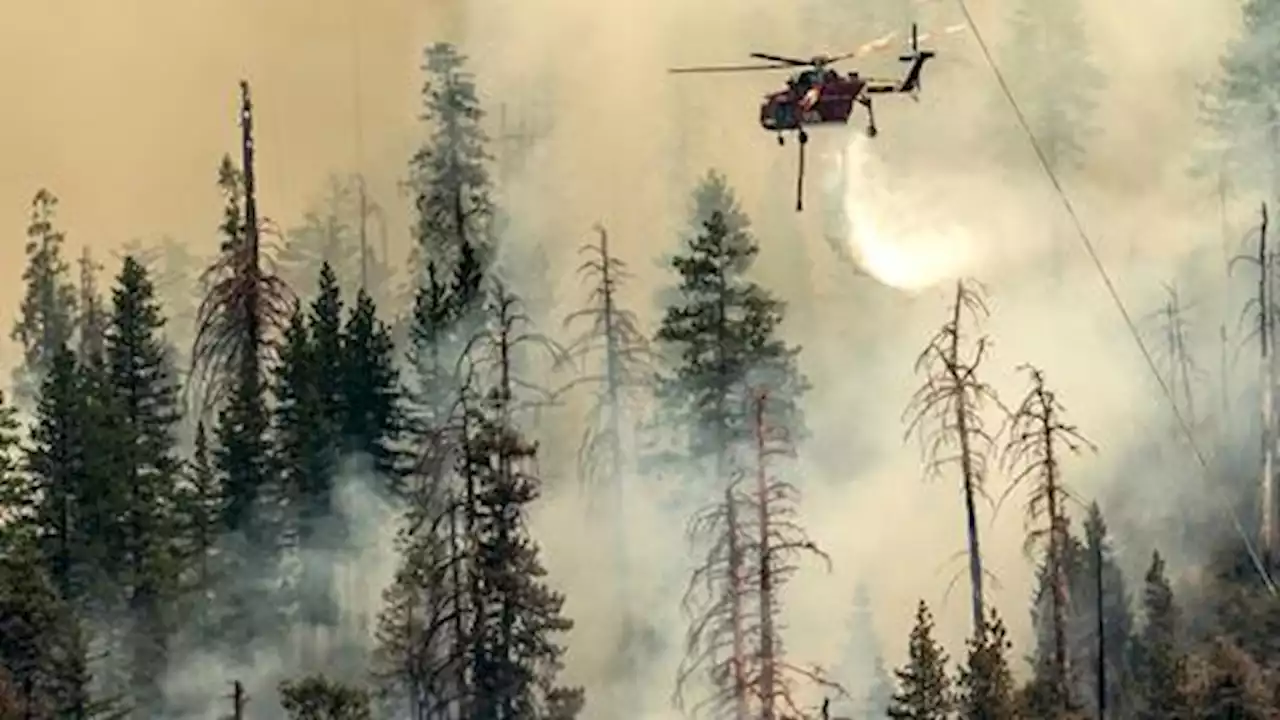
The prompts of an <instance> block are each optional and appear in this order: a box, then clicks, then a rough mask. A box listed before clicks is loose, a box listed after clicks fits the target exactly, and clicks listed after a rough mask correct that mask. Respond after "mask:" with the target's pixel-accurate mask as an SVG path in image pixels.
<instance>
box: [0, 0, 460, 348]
mask: <svg viewBox="0 0 1280 720" xmlns="http://www.w3.org/2000/svg"><path fill="white" fill-rule="evenodd" d="M446 2H448V4H449V5H455V3H452V2H449V0H426V1H425V2H424V1H423V0H271V1H270V2H261V1H260V0H182V1H181V2H173V1H172V0H112V1H111V2H85V1H83V0H55V1H53V2H19V0H11V1H10V2H6V3H5V8H4V10H3V11H0V66H2V67H3V68H4V69H3V70H0V105H2V106H3V107H4V108H5V109H6V113H5V115H6V118H5V120H4V121H3V123H4V125H3V126H0V158H2V160H0V227H2V228H4V229H5V230H4V232H5V234H6V235H7V236H8V237H9V238H10V239H9V241H8V242H6V243H4V245H3V246H0V272H3V280H4V282H3V283H2V284H0V324H3V326H4V329H5V331H6V335H7V331H8V327H9V323H10V322H11V318H12V310H11V308H12V307H13V306H14V304H15V302H16V300H17V298H18V296H19V287H18V285H17V283H16V282H15V281H16V279H17V275H18V267H19V264H20V263H21V260H22V232H23V228H24V227H25V223H26V214H27V211H28V203H29V201H30V199H31V197H32V195H33V194H34V192H35V190H36V189H37V188H39V187H42V186H47V187H48V188H49V189H51V190H52V191H54V192H55V193H56V194H57V195H58V196H59V197H60V199H61V201H62V208H61V212H62V219H63V224H64V227H65V228H66V229H67V231H68V233H69V236H70V238H69V239H70V242H71V243H72V245H73V246H75V247H77V248H78V247H79V246H80V245H81V243H85V242H88V243H91V244H92V245H93V246H94V247H108V248H110V247H116V246H118V245H119V244H120V243H122V242H124V241H127V240H129V239H130V238H132V237H151V236H154V235H157V234H161V233H172V234H174V235H176V236H178V237H180V238H182V239H184V240H186V241H188V242H191V243H210V242H213V240H212V238H213V235H212V232H211V231H212V229H213V228H214V227H215V226H216V223H217V213H218V212H219V210H218V199H217V194H216V189H215V187H214V184H213V181H214V179H215V177H216V169H217V165H218V161H219V158H220V156H221V155H222V153H224V152H226V151H231V150H235V148H236V142H237V137H238V136H237V133H238V129H237V126H236V112H237V108H236V104H237V102H238V98H237V95H238V90H237V82H238V81H239V79H241V78H247V79H249V80H250V81H251V82H252V84H253V90H254V96H255V101H256V104H257V125H258V128H259V158H260V163H261V164H260V168H259V173H260V187H261V189H262V202H263V207H264V210H265V212H266V214H267V215H269V216H277V217H281V218H282V219H283V218H288V217H292V216H294V215H296V213H297V211H298V210H299V208H300V205H301V203H302V202H303V201H305V199H306V197H307V196H309V195H311V194H312V193H314V192H315V191H316V190H317V189H318V188H319V185H320V181H321V180H322V178H323V176H324V174H325V173H326V172H328V171H329V170H348V169H350V168H352V167H353V166H354V165H355V164H356V163H357V157H358V156H359V155H363V159H362V162H361V165H362V166H363V167H364V169H365V170H366V171H367V172H368V173H369V174H370V175H371V182H372V183H373V185H374V189H375V192H378V193H380V194H387V193H391V192H394V187H395V185H394V183H395V182H396V180H397V179H398V177H399V175H400V174H401V173H402V169H403V167H404V159H405V157H406V156H407V143H408V141H409V140H410V138H411V136H412V133H411V130H412V125H413V122H414V117H415V115H416V111H417V99H418V94H417V92H416V89H417V87H418V85H419V84H420V82H421V76H420V74H419V72H418V66H419V65H420V56H421V44H420V42H419V38H422V37H437V38H441V39H447V38H450V37H452V36H453V35H455V34H456V31H457V17H456V13H451V12H446V11H447V10H448V8H447V7H445V4H446ZM357 68H358V71H357ZM357 78H358V80H357ZM357 93H358V96H359V98H360V101H359V113H358V117H359V119H360V125H359V126H360V127H363V128H364V132H363V133H357V120H356V119H357V107H356V105H357V102H356V98H357ZM358 135H362V137H363V143H358V142H357V137H358ZM361 144H362V145H363V152H360V148H359V145H361Z"/></svg>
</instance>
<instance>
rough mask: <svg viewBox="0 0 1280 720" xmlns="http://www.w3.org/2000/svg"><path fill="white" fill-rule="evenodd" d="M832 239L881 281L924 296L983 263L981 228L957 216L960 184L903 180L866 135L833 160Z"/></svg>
mask: <svg viewBox="0 0 1280 720" xmlns="http://www.w3.org/2000/svg"><path fill="white" fill-rule="evenodd" d="M828 167H829V169H830V170H829V173H828V176H827V178H826V181H827V182H826V191H827V192H826V197H827V202H826V212H827V216H826V218H825V219H826V222H827V228H826V235H827V238H828V240H830V241H831V242H832V243H833V244H835V245H836V246H837V247H836V250H837V252H840V253H841V254H843V255H845V256H846V257H849V258H851V259H852V260H853V261H854V262H855V263H857V265H858V266H859V268H861V269H862V270H863V271H865V272H866V273H868V274H870V275H871V276H873V277H875V278H876V279H877V280H879V281H880V282H882V283H884V284H886V285H889V286H892V287H895V288H899V289H901V290H906V291H909V292H910V291H918V290H923V289H925V288H928V287H932V286H934V285H936V284H938V283H940V282H942V281H945V280H949V279H953V278H955V277H957V276H960V275H964V274H967V273H968V272H970V271H971V270H972V269H973V268H974V267H975V266H976V265H977V263H978V261H979V259H980V257H979V246H978V244H977V243H976V242H975V240H974V238H975V236H976V229H975V228H973V227H972V225H971V224H970V223H969V222H967V221H966V220H965V219H963V218H962V217H959V216H958V215H956V214H955V213H953V212H951V208H952V207H953V205H954V203H951V202H948V197H949V196H954V195H955V191H956V190H957V189H958V188H957V187H955V185H954V181H953V180H939V179H937V178H936V177H935V178H930V177H929V176H927V175H919V174H911V173H904V172H903V171H902V170H901V169H900V168H897V167H895V166H893V165H891V164H890V163H887V162H885V161H884V159H883V158H882V157H881V156H880V154H879V153H878V147H877V146H876V144H875V142H874V141H871V140H869V139H868V138H867V136H866V134H865V133H864V132H863V131H862V130H861V129H858V130H851V131H850V132H849V140H848V141H847V142H845V143H843V146H842V147H841V148H839V149H838V150H837V151H836V152H835V153H833V154H832V155H831V156H830V157H829V158H828Z"/></svg>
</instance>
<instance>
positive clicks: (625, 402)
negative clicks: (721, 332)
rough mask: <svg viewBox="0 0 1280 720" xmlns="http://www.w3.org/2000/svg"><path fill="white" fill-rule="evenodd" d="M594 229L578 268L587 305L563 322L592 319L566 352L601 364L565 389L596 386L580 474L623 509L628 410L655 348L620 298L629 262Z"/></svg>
mask: <svg viewBox="0 0 1280 720" xmlns="http://www.w3.org/2000/svg"><path fill="white" fill-rule="evenodd" d="M596 232H597V234H598V236H599V239H598V240H597V241H596V242H595V243H589V244H586V245H583V246H582V248H580V250H579V252H580V253H582V254H585V255H587V259H586V260H585V261H583V263H582V265H581V266H579V268H578V273H579V274H580V275H581V276H582V277H583V278H585V279H586V281H587V282H589V283H590V284H591V291H590V295H589V297H588V300H587V304H586V306H585V307H583V308H582V309H580V310H577V311H575V312H573V313H570V314H569V315H568V316H567V317H566V318H565V320H564V324H565V327H573V326H574V325H575V324H580V323H582V322H586V323H589V325H588V326H587V327H586V328H585V329H584V330H583V331H582V332H581V333H580V334H578V336H577V337H576V338H574V340H573V342H571V343H570V344H569V347H568V348H567V350H566V353H567V355H568V357H569V358H571V359H574V360H581V361H589V362H599V363H600V366H601V367H600V370H598V371H595V372H590V371H589V372H587V373H586V374H584V375H582V376H579V377H578V378H577V379H575V380H574V381H573V382H571V383H570V384H569V385H568V386H567V387H566V390H567V389H569V388H573V387H577V386H579V385H591V386H594V387H596V388H597V389H598V392H597V393H596V399H595V402H594V403H593V405H592V409H591V411H590V415H589V417H588V418H587V423H586V430H585V431H584V432H583V438H582V443H581V445H580V446H579V450H578V468H579V477H580V479H581V480H582V482H583V483H584V485H588V487H590V486H593V485H603V486H605V490H606V492H607V494H609V495H610V496H611V500H612V502H613V505H614V507H613V509H614V510H615V511H618V512H620V511H621V509H622V508H623V507H624V506H625V505H624V504H625V492H624V488H623V482H624V478H623V474H624V467H623V466H624V463H625V460H626V458H627V453H628V448H627V447H626V445H627V444H628V443H627V441H626V439H625V438H624V437H623V436H624V428H626V427H627V425H628V422H627V420H628V417H629V416H630V415H632V414H633V413H631V412H629V410H630V409H631V408H632V407H634V405H636V404H638V402H639V401H640V398H639V393H638V392H637V391H639V390H642V389H644V388H646V387H648V386H649V385H650V382H649V381H650V377H651V375H652V362H651V361H652V353H651V351H650V348H649V341H648V338H646V336H645V334H644V333H643V332H641V331H640V324H639V321H638V320H637V319H636V316H635V313H633V312H631V311H630V310H628V309H626V308H624V307H622V306H621V305H620V304H619V302H618V291H619V289H620V287H621V286H622V284H623V283H625V282H626V281H628V280H630V279H631V273H630V271H629V270H628V269H627V264H626V262H624V261H623V260H621V259H619V258H617V257H616V256H614V255H613V254H612V252H611V251H610V249H609V235H608V232H607V231H606V230H605V229H604V227H602V226H599V225H597V226H596Z"/></svg>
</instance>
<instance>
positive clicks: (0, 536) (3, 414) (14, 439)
mask: <svg viewBox="0 0 1280 720" xmlns="http://www.w3.org/2000/svg"><path fill="white" fill-rule="evenodd" d="M21 442H22V424H21V423H19V422H18V411H17V408H15V407H13V406H12V405H11V404H9V399H8V398H7V397H5V394H4V392H3V391H0V554H2V553H5V552H7V551H9V550H10V549H12V548H13V547H16V543H19V542H24V541H29V540H31V539H32V536H31V530H32V527H31V514H32V510H33V501H34V500H35V499H36V496H35V495H34V494H33V492H32V487H31V484H30V483H29V482H28V478H27V476H26V474H25V473H24V472H23V468H22V457H21V451H22V445H21Z"/></svg>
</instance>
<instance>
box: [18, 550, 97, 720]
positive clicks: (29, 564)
mask: <svg viewBox="0 0 1280 720" xmlns="http://www.w3.org/2000/svg"><path fill="white" fill-rule="evenodd" d="M87 652H88V650H87V646H86V642H85V635H84V632H83V630H82V628H81V620H80V618H79V617H78V616H77V615H76V613H75V612H74V610H73V609H72V607H71V606H70V604H68V603H67V602H65V601H64V600H63V599H62V598H61V597H60V596H59V595H58V593H57V591H56V590H55V588H54V586H53V583H52V582H51V581H50V579H49V577H48V575H47V574H46V573H45V572H44V568H43V563H42V562H41V558H40V555H39V552H38V550H37V549H36V547H35V546H33V545H31V544H27V543H21V544H19V545H18V546H16V547H14V548H11V549H10V551H8V552H5V553H0V668H3V669H4V670H5V671H7V672H8V674H9V675H10V677H11V678H12V682H13V685H14V687H15V689H16V690H17V694H18V695H19V698H20V700H21V702H22V704H23V705H25V709H26V711H27V713H28V714H27V715H25V716H23V720H46V719H48V720H52V719H53V718H82V719H84V720H89V719H90V718H100V717H111V718H116V717H120V716H121V713H120V712H119V709H118V706H117V704H116V703H114V702H105V701H101V700H98V701H95V700H94V699H93V698H92V697H91V695H90V690H89V688H90V685H91V682H92V677H91V676H90V674H89V671H88V660H87Z"/></svg>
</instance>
